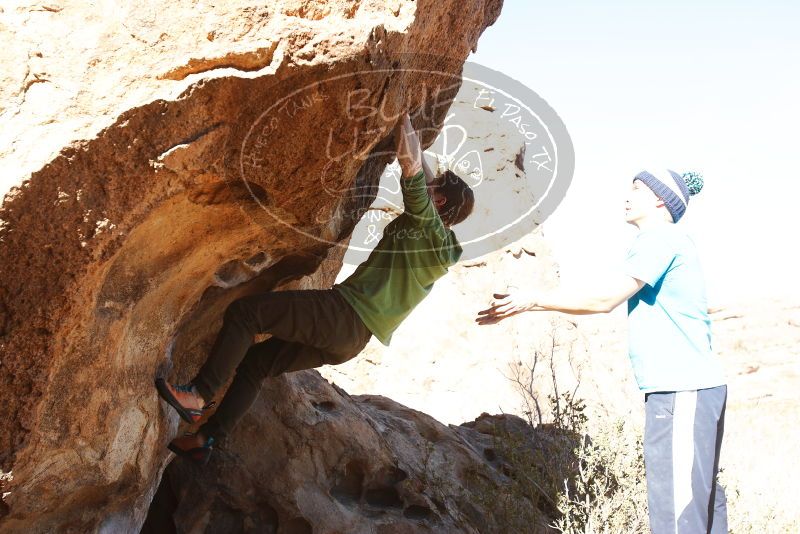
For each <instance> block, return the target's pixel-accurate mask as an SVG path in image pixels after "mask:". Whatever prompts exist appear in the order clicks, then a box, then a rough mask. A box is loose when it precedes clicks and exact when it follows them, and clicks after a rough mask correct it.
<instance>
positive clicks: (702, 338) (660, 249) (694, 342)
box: [625, 222, 725, 393]
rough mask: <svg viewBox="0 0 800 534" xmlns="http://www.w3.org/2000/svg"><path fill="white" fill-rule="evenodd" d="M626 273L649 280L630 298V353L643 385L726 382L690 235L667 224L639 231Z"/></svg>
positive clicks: (667, 387)
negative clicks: (712, 334) (713, 342)
mask: <svg viewBox="0 0 800 534" xmlns="http://www.w3.org/2000/svg"><path fill="white" fill-rule="evenodd" d="M625 273H626V274H628V275H630V276H632V277H634V278H637V279H639V280H641V281H642V282H645V284H646V285H644V286H642V289H640V290H639V291H638V292H637V293H636V294H635V295H634V296H633V297H631V298H630V299H628V338H629V355H630V359H631V364H632V365H633V373H634V375H635V376H636V382H637V383H638V384H639V389H640V390H642V391H643V392H645V393H649V392H652V391H685V390H693V389H705V388H710V387H715V386H720V385H722V384H724V383H725V374H724V371H723V369H722V363H721V362H720V361H719V358H718V357H717V356H716V355H715V354H714V352H713V349H712V345H711V320H710V319H709V318H708V305H707V300H706V289H705V281H704V278H703V271H702V269H701V267H700V262H699V261H698V258H697V250H696V248H695V245H694V242H693V241H692V239H691V238H690V237H689V236H688V235H687V234H686V233H685V232H684V231H683V230H682V229H681V228H680V227H679V226H677V225H675V224H672V223H668V222H665V223H664V224H659V225H658V226H657V227H653V228H648V229H646V230H644V231H642V232H640V233H639V235H637V236H636V239H635V240H634V242H633V244H632V245H631V248H630V250H629V251H628V257H627V258H626V260H625Z"/></svg>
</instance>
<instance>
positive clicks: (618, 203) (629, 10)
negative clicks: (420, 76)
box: [469, 0, 800, 306]
mask: <svg viewBox="0 0 800 534" xmlns="http://www.w3.org/2000/svg"><path fill="white" fill-rule="evenodd" d="M798 28H800V2H797V1H796V0H793V1H788V0H786V1H781V2H778V1H763V2H754V1H751V2H747V3H745V2H725V3H723V2H697V1H693V2H690V1H680V2H664V1H660V2H647V3H644V2H596V1H594V2H589V1H571V2H553V1H551V2H547V1H543V0H536V1H530V0H506V1H505V4H504V7H503V11H502V13H501V15H500V18H499V20H498V21H497V22H496V23H495V25H494V26H491V27H489V28H488V29H487V30H486V32H485V33H484V34H483V36H482V37H481V38H480V41H479V45H478V52H477V53H476V54H473V55H472V56H471V57H470V58H469V60H470V61H473V62H476V63H480V64H483V65H486V66H487V67H490V68H492V69H494V70H498V71H501V72H503V73H504V74H506V75H508V76H511V77H512V78H515V79H517V80H519V81H521V82H522V83H524V84H525V85H527V86H528V87H530V88H531V89H533V90H534V91H535V92H536V93H538V94H539V95H540V96H541V97H542V98H544V99H545V100H546V101H547V102H548V103H549V104H550V105H551V106H552V107H553V108H554V109H555V110H556V111H557V112H558V114H559V115H560V117H561V118H562V120H563V121H564V123H565V124H566V126H567V129H568V131H569V133H570V136H571V137H572V141H573V143H574V145H575V159H576V162H575V167H576V168H575V177H574V179H573V182H572V186H571V188H570V190H569V192H568V193H567V197H566V199H565V200H564V202H563V203H562V204H561V206H559V208H558V210H557V211H556V213H555V214H554V215H552V216H551V217H550V218H549V219H548V220H547V221H546V223H545V227H544V228H545V235H546V236H548V237H549V241H550V243H551V245H552V246H553V248H554V252H555V254H556V258H557V260H558V261H559V262H560V264H561V273H562V279H563V280H564V281H565V282H566V281H568V280H570V279H573V278H576V279H577V278H580V277H581V276H582V269H585V268H586V267H587V266H592V265H598V264H600V265H608V266H613V265H614V263H615V262H618V261H620V260H621V259H622V257H624V253H625V250H626V248H627V245H628V243H629V242H630V239H631V238H632V237H633V235H634V233H635V231H636V229H635V228H633V227H631V226H628V225H626V224H625V222H624V219H623V201H624V195H625V191H626V189H627V188H628V187H629V184H630V180H631V178H632V177H633V175H634V174H636V173H637V172H638V171H639V170H642V169H647V168H648V167H654V166H657V165H662V166H665V167H669V168H672V169H673V170H675V171H678V172H685V171H689V170H695V171H698V172H700V173H702V174H703V176H704V177H705V181H706V185H705V187H704V189H703V191H702V192H701V193H700V194H699V195H698V196H696V197H694V198H693V199H692V202H691V204H690V206H689V210H688V211H687V215H686V216H685V217H684V218H683V220H681V222H680V224H685V225H686V228H687V229H688V231H689V232H690V233H691V234H692V235H693V237H694V239H695V242H696V243H697V245H698V248H699V251H700V256H701V259H702V261H703V265H704V270H705V273H706V278H707V282H708V291H709V304H710V305H712V306H714V305H718V304H726V303H729V302H735V301H737V300H739V299H743V298H748V297H755V296H770V297H771V296H775V297H778V296H781V297H785V296H787V295H792V296H794V298H800V284H798V282H797V281H796V278H795V277H796V276H797V274H798V273H800V259H798V258H799V255H798V252H797V249H798V242H800V239H798V237H797V233H798V230H800V223H798V217H800V211H799V210H798V209H797V206H796V204H797V201H798V198H800V180H799V179H800V148H798V146H797V144H798V143H800V136H798V133H797V132H798V128H800V30H798Z"/></svg>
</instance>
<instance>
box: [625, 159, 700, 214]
mask: <svg viewBox="0 0 800 534" xmlns="http://www.w3.org/2000/svg"><path fill="white" fill-rule="evenodd" d="M633 179H634V180H640V181H641V182H642V183H644V184H645V185H646V186H647V187H649V188H650V189H651V190H652V191H653V193H655V194H656V196H657V197H658V198H660V199H662V200H663V201H664V205H665V206H666V207H667V210H668V211H669V213H670V215H672V222H678V221H679V220H680V219H681V217H683V214H684V213H686V206H688V204H689V198H691V197H693V196H694V195H696V194H697V193H699V192H700V191H701V190H702V189H703V177H702V175H700V174H699V173H696V172H685V173H683V174H682V175H681V174H678V173H677V172H675V171H672V170H669V169H665V170H663V171H657V172H649V171H642V172H640V173H639V174H637V175H636V176H634V177H633Z"/></svg>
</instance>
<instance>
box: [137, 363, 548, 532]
mask: <svg viewBox="0 0 800 534" xmlns="http://www.w3.org/2000/svg"><path fill="white" fill-rule="evenodd" d="M500 429H502V430H505V431H517V432H521V431H525V430H527V432H528V433H529V435H527V436H525V437H526V438H527V439H528V441H529V442H535V437H534V431H533V430H532V429H531V428H530V427H527V426H526V425H525V423H524V422H523V421H522V420H521V419H519V418H518V417H514V416H502V415H501V416H488V415H484V416H482V417H480V418H479V419H478V420H477V421H474V422H470V423H466V424H464V425H458V426H456V425H449V426H445V425H443V424H442V423H440V422H438V421H436V420H435V419H433V418H432V417H430V416H428V415H426V414H424V413H421V412H418V411H416V410H412V409H409V408H407V407H405V406H402V405H400V404H398V403H396V402H394V401H392V400H391V399H388V398H386V397H382V396H377V395H359V396H355V397H351V396H350V395H348V394H347V393H346V392H345V391H344V390H342V389H341V388H339V387H337V386H335V385H331V384H329V383H328V382H326V381H324V380H321V379H320V377H319V375H318V374H317V372H316V371H301V372H298V373H290V374H288V375H283V376H281V377H278V378H276V379H274V380H271V381H270V383H269V387H264V388H263V389H262V393H261V395H260V396H259V399H258V400H257V401H256V403H255V405H254V406H253V408H252V410H251V411H250V412H248V414H247V415H245V417H244V419H243V420H242V422H241V423H240V424H239V425H238V426H237V427H236V430H235V431H234V433H233V434H232V435H231V436H230V437H229V438H228V440H227V441H228V442H227V443H226V444H225V446H224V447H223V448H220V449H219V450H217V451H215V454H214V456H213V459H212V461H211V462H210V463H209V467H208V468H207V469H204V470H200V469H198V468H196V467H195V466H194V465H193V464H191V462H187V461H181V460H176V461H173V462H172V463H171V464H170V465H169V466H168V467H167V469H166V470H165V472H164V476H163V478H162V482H161V486H160V487H159V490H158V492H157V494H156V496H155V498H154V501H153V506H152V507H151V509H150V513H149V515H148V518H147V521H146V522H145V525H144V529H143V532H144V533H153V534H155V533H162V532H174V531H175V530H173V528H175V525H177V532H215V533H221V532H280V533H311V532H314V533H317V534H335V533H340V534H345V533H346V534H361V533H363V534H367V533H384V534H389V533H409V534H411V533H419V532H430V533H453V534H455V533H476V534H477V533H484V532H486V533H488V532H505V531H506V530H505V528H504V525H505V521H507V519H506V517H505V516H503V514H502V513H501V512H500V510H499V507H498V506H497V503H496V502H495V501H494V498H493V497H494V495H495V494H496V491H497V488H498V486H499V485H501V484H508V483H509V478H508V475H509V474H510V473H509V472H508V467H507V466H508V464H507V461H506V460H507V459H506V458H505V457H504V455H503V454H502V452H498V451H497V447H496V445H495V441H494V439H493V436H494V435H496V434H497V433H498V431H499V430H500ZM521 501H522V502H519V503H517V504H518V505H519V506H520V507H525V506H526V505H527V506H530V507H532V506H533V505H532V504H530V503H529V502H527V503H526V502H525V501H524V499H521ZM530 532H533V530H531V531H530Z"/></svg>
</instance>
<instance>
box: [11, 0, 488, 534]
mask: <svg viewBox="0 0 800 534" xmlns="http://www.w3.org/2000/svg"><path fill="white" fill-rule="evenodd" d="M501 4H502V2H501V1H500V0H483V1H475V2H456V1H453V0H451V1H447V2H433V1H426V0H420V1H418V2H413V1H409V0H396V1H390V2H383V1H359V0H349V1H348V0H339V1H335V2H318V1H312V0H306V1H292V0H286V1H284V2H275V3H271V4H270V5H267V6H263V5H258V6H256V5H251V4H245V3H238V2H220V3H215V5H214V6H211V5H209V4H198V3H195V2H190V1H183V2H170V3H168V4H167V3H164V2H163V1H155V0H150V1H145V2H137V3H135V4H131V5H130V6H127V5H126V6H123V7H119V6H116V5H115V4H111V3H102V2H101V3H97V4H87V3H85V2H78V1H70V0H54V1H52V2H15V3H5V4H4V5H3V6H2V7H0V17H1V18H0V36H2V41H3V43H4V48H3V51H2V52H0V58H1V59H0V61H2V69H0V72H2V76H3V82H2V84H0V105H1V106H2V108H0V131H1V132H2V134H0V135H2V138H0V141H2V142H0V151H2V152H0V166H2V170H3V173H2V180H3V182H2V188H0V192H2V193H5V197H4V199H3V204H2V208H0V351H2V352H0V384H2V388H0V420H1V421H2V423H3V424H2V425H1V426H0V468H2V470H3V471H5V472H7V473H8V472H10V475H7V476H5V475H4V478H5V479H6V483H5V486H4V488H3V491H4V498H3V505H2V506H1V507H0V515H2V516H5V517H4V518H3V519H1V520H0V521H2V523H0V528H3V529H9V530H24V531H36V530H52V529H56V528H60V529H63V530H69V529H70V528H72V529H74V530H76V531H91V530H98V529H100V530H102V529H103V528H104V527H103V525H105V526H106V527H107V528H108V529H112V530H113V531H117V532H118V531H125V530H135V529H136V528H138V525H141V523H142V521H143V520H144V517H145V513H146V511H147V508H148V506H149V503H150V500H151V498H152V495H153V493H154V492H155V489H156V486H157V483H158V480H159V477H160V473H161V471H162V469H163V467H164V465H165V463H166V461H167V460H168V456H167V454H166V451H165V449H164V448H163V445H164V444H165V443H166V442H167V441H168V440H169V439H170V438H171V437H172V436H173V435H174V434H175V431H176V422H177V419H176V418H175V417H174V416H173V415H169V416H167V414H165V412H163V411H162V407H161V404H160V403H159V401H158V399H157V396H156V394H155V392H154V389H153V388H152V379H153V377H154V376H156V375H158V374H168V375H170V376H172V377H173V378H175V379H179V380H182V379H186V378H188V376H189V375H190V374H191V373H192V372H193V371H195V370H196V369H197V367H198V366H199V364H200V362H201V360H202V358H203V356H204V355H205V353H206V352H207V349H208V345H209V344H210V342H211V340H212V338H213V335H214V334H215V333H216V330H217V329H218V327H219V318H220V315H221V313H222V311H223V310H224V308H225V306H226V305H227V304H228V303H229V302H230V301H231V300H233V299H235V298H237V297H239V296H242V295H245V294H250V293H254V292H259V291H266V290H271V289H275V288H281V287H322V286H325V285H329V284H330V283H331V282H332V281H333V276H335V273H336V271H338V267H339V265H340V264H341V257H340V255H339V254H340V252H339V250H338V249H335V248H332V244H333V243H338V242H340V241H342V240H344V239H346V238H347V236H348V235H349V234H350V232H351V230H352V228H353V224H354V222H355V221H356V220H358V218H359V217H360V214H361V213H363V211H364V210H365V209H366V207H367V206H368V205H369V204H370V202H371V200H372V198H373V197H374V195H375V188H376V186H377V180H378V177H379V176H380V174H381V172H382V170H383V168H384V166H385V165H386V163H388V162H389V161H390V160H391V159H392V158H393V154H392V150H391V149H392V147H393V143H392V135H391V128H392V127H393V125H394V122H395V117H397V116H398V115H399V114H400V113H401V112H403V111H405V110H413V109H416V108H418V107H420V106H423V107H424V108H425V109H426V111H427V113H425V115H424V116H423V121H424V124H422V125H417V126H429V127H432V129H433V130H435V129H436V127H437V125H440V124H441V121H442V120H443V115H444V113H445V111H446V109H447V106H446V105H445V106H435V105H433V103H439V104H441V103H442V102H444V103H449V100H448V99H452V95H453V84H452V76H450V75H449V74H455V75H457V74H458V72H459V69H460V65H461V64H462V63H463V61H464V59H465V58H466V56H467V54H468V53H469V51H470V50H471V49H474V48H475V47H476V46H477V39H478V37H479V36H480V34H481V32H482V31H483V30H484V29H485V28H486V27H487V26H488V25H490V24H491V23H492V22H493V21H494V20H495V19H496V17H497V16H498V15H499V11H500V7H501ZM77 29H80V31H76V30H77ZM442 54H447V56H446V57H445V56H442ZM420 70H422V71H429V70H436V71H439V72H442V73H444V74H443V75H442V76H441V79H436V77H434V76H431V75H429V74H425V73H423V72H420ZM356 73H357V74H356ZM323 79H324V80H327V81H326V83H324V84H321V83H318V82H319V81H320V80H323ZM423 82H424V84H423ZM423 85H425V87H426V88H437V87H438V88H439V89H440V92H441V94H440V95H439V96H438V98H433V97H432V96H431V93H430V92H428V91H422V90H418V89H419V88H420V87H422V86H423ZM295 88H296V89H305V90H306V93H305V95H304V98H302V99H298V100H291V99H290V100H281V99H282V98H283V97H285V96H286V95H287V94H289V93H290V92H291V90H292V89H295ZM455 89H457V87H455ZM357 91H360V92H359V93H354V92H357ZM364 93H366V94H367V95H368V100H367V101H366V103H367V104H368V105H369V106H370V107H369V109H376V108H380V110H381V113H368V114H365V113H361V114H356V113H350V112H352V111H353V110H352V109H350V108H348V107H347V105H348V99H347V98H342V96H343V95H352V94H358V95H364ZM275 102H284V104H286V105H285V106H284V107H282V108H280V109H278V110H274V109H273V110H271V112H272V113H273V115H270V114H269V112H270V106H271V105H272V104H273V103H275ZM360 109H361V110H363V109H364V108H360ZM265 117H266V118H265ZM276 117H277V118H278V119H279V120H277V121H276V122H271V121H270V120H268V119H271V118H276ZM423 142H424V143H425V144H427V143H430V142H431V139H423ZM353 184H355V187H353ZM298 229H300V230H302V232H298V231H297V230H298ZM331 250H333V252H332V253H329V252H330V251H331ZM326 260H327V262H328V263H326V264H325V266H324V267H323V268H322V270H320V265H322V264H323V262H324V261H326ZM312 273H314V274H313V276H308V277H306V278H303V277H304V276H306V275H312ZM297 279H302V280H301V281H300V282H299V283H297V284H295V285H294V286H287V285H285V284H286V282H287V281H290V280H297ZM172 369H177V370H180V373H179V374H178V375H175V374H174V373H171V371H172Z"/></svg>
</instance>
